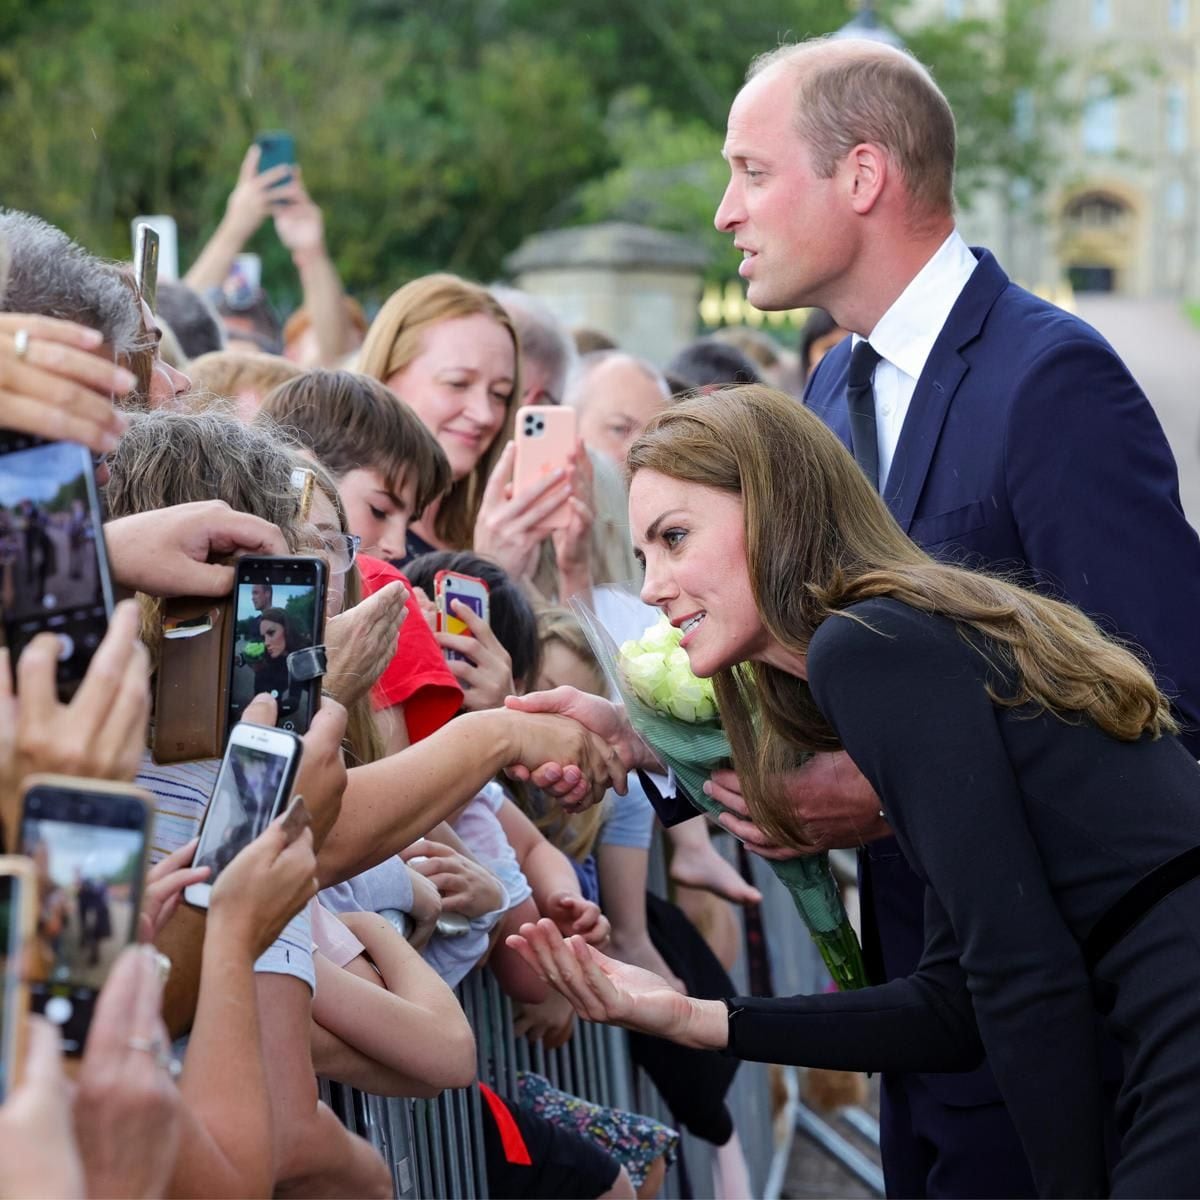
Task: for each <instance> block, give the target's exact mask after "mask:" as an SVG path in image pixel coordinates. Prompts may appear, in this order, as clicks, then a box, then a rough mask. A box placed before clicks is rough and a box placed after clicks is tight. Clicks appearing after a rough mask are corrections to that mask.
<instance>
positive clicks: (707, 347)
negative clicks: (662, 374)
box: [667, 337, 762, 388]
mask: <svg viewBox="0 0 1200 1200" xmlns="http://www.w3.org/2000/svg"><path fill="white" fill-rule="evenodd" d="M667 374H668V375H670V376H672V377H674V378H675V379H682V380H686V382H687V385H688V387H690V388H707V387H714V386H722V385H724V384H735V383H761V382H762V381H761V379H760V378H759V375H758V372H757V371H756V370H755V369H754V364H753V363H752V362H751V361H750V360H749V359H748V358H747V357H746V355H745V354H743V353H742V352H741V351H740V350H739V349H738V348H737V347H736V346H732V345H730V344H729V343H728V342H722V341H718V340H717V338H714V337H703V338H697V339H696V340H695V341H694V342H689V343H688V344H687V345H686V346H684V348H683V349H682V350H680V351H679V353H678V354H676V355H675V357H674V358H672V359H671V361H670V362H669V363H667Z"/></svg>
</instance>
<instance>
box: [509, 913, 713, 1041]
mask: <svg viewBox="0 0 1200 1200" xmlns="http://www.w3.org/2000/svg"><path fill="white" fill-rule="evenodd" d="M507 944H508V946H509V947H510V948H511V949H513V950H515V951H516V952H517V953H518V954H519V955H520V956H521V958H522V959H524V960H525V962H526V963H527V964H528V966H529V968H530V969H531V970H532V971H533V972H534V974H536V975H537V976H538V978H539V979H541V980H542V981H543V982H544V983H546V984H548V985H549V986H550V987H552V988H554V989H555V990H556V991H558V992H561V993H562V995H563V996H565V997H566V999H567V1000H568V1001H570V1003H571V1006H572V1007H573V1008H574V1009H575V1011H576V1012H577V1013H578V1014H579V1015H580V1016H581V1017H585V1018H586V1019H587V1020H589V1021H599V1022H602V1023H604V1024H606V1025H621V1026H623V1027H624V1028H626V1029H633V1030H636V1031H637V1032H639V1033H648V1034H653V1035H654V1036H656V1037H665V1038H669V1039H670V1040H671V1041H676V1042H681V1043H683V1044H684V1045H690V1046H700V1047H703V1048H706V1049H720V1048H721V1047H723V1046H724V1045H726V1043H727V1041H728V1017H727V1014H726V1009H725V1005H724V1004H723V1003H722V1002H721V1001H719V1000H715V1001H714V1000H695V999H693V998H692V997H690V996H681V995H680V994H679V993H678V992H677V991H676V990H675V989H674V988H673V987H671V985H670V984H669V983H667V981H666V980H665V979H663V978H662V976H660V975H655V974H654V973H653V972H652V971H646V970H643V969H642V968H641V967H633V966H630V965H629V964H628V963H623V962H618V961H617V960H616V959H615V958H609V957H608V956H607V955H606V954H601V953H600V951H599V950H597V949H596V948H595V947H594V946H589V945H588V944H587V943H586V942H585V941H584V940H583V939H582V938H580V937H572V938H567V939H564V938H563V936H562V934H561V933H559V931H558V928H557V926H556V925H555V924H554V922H553V921H551V920H550V919H549V918H547V917H543V918H542V919H541V920H540V921H538V922H537V924H527V925H522V926H521V930H520V933H517V934H513V935H512V936H510V937H509V938H508V939H507Z"/></svg>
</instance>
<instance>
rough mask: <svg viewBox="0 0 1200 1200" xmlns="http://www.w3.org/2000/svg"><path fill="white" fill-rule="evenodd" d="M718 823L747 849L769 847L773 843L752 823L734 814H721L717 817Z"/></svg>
mask: <svg viewBox="0 0 1200 1200" xmlns="http://www.w3.org/2000/svg"><path fill="white" fill-rule="evenodd" d="M717 821H718V823H719V824H720V825H721V827H722V828H724V829H727V830H728V831H729V832H730V833H732V834H733V836H734V837H735V838H738V839H739V840H740V841H742V842H745V844H746V846H747V847H753V846H758V847H770V846H773V845H774V843H773V842H772V841H771V839H770V838H768V837H767V835H766V834H765V833H763V831H762V830H761V829H759V827H758V826H757V825H756V824H755V823H754V822H753V821H749V820H747V819H746V818H744V817H739V816H737V815H736V814H734V813H727V812H726V813H721V814H720V815H719V816H718V817H717Z"/></svg>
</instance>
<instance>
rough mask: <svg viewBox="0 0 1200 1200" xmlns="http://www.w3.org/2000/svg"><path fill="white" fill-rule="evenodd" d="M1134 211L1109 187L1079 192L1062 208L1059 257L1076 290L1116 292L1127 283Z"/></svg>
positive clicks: (1134, 238) (1134, 224) (1134, 229)
mask: <svg viewBox="0 0 1200 1200" xmlns="http://www.w3.org/2000/svg"><path fill="white" fill-rule="evenodd" d="M1136 233H1137V213H1136V211H1135V209H1134V206H1133V204H1132V203H1131V202H1130V200H1129V199H1127V198H1126V197H1125V196H1123V195H1121V194H1120V193H1119V192H1117V191H1115V190H1113V189H1111V188H1089V189H1088V190H1087V191H1083V192H1078V193H1076V194H1075V195H1074V196H1072V197H1071V198H1070V199H1068V200H1067V201H1066V203H1065V204H1064V205H1063V208H1062V218H1061V250H1060V259H1061V261H1062V263H1063V265H1064V266H1065V267H1066V271H1067V276H1068V278H1069V279H1070V281H1071V286H1072V287H1073V288H1074V289H1075V290H1076V291H1077V292H1117V291H1123V290H1125V288H1126V287H1127V285H1128V277H1129V274H1130V268H1131V267H1132V264H1133V256H1134V252H1135V242H1136Z"/></svg>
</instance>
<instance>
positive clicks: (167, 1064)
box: [125, 1037, 182, 1079]
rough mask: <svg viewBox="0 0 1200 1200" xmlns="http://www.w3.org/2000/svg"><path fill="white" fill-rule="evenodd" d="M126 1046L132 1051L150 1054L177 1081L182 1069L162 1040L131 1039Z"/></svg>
mask: <svg viewBox="0 0 1200 1200" xmlns="http://www.w3.org/2000/svg"><path fill="white" fill-rule="evenodd" d="M125 1044H126V1045H127V1046H128V1047H129V1048H130V1050H140V1051H141V1052H142V1053H143V1054H149V1055H150V1056H151V1058H153V1059H154V1061H155V1062H156V1063H157V1064H158V1065H159V1066H160V1067H162V1069H163V1070H164V1071H166V1072H167V1073H168V1074H169V1075H170V1076H171V1078H172V1079H175V1078H176V1077H177V1076H178V1074H179V1072H180V1070H181V1069H182V1068H181V1067H180V1066H179V1064H178V1063H177V1062H176V1061H175V1060H174V1058H172V1056H171V1052H170V1050H168V1049H167V1047H166V1046H164V1045H163V1043H162V1039H161V1038H144V1037H131V1038H130V1039H129V1040H128V1041H127V1042H126V1043H125Z"/></svg>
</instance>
